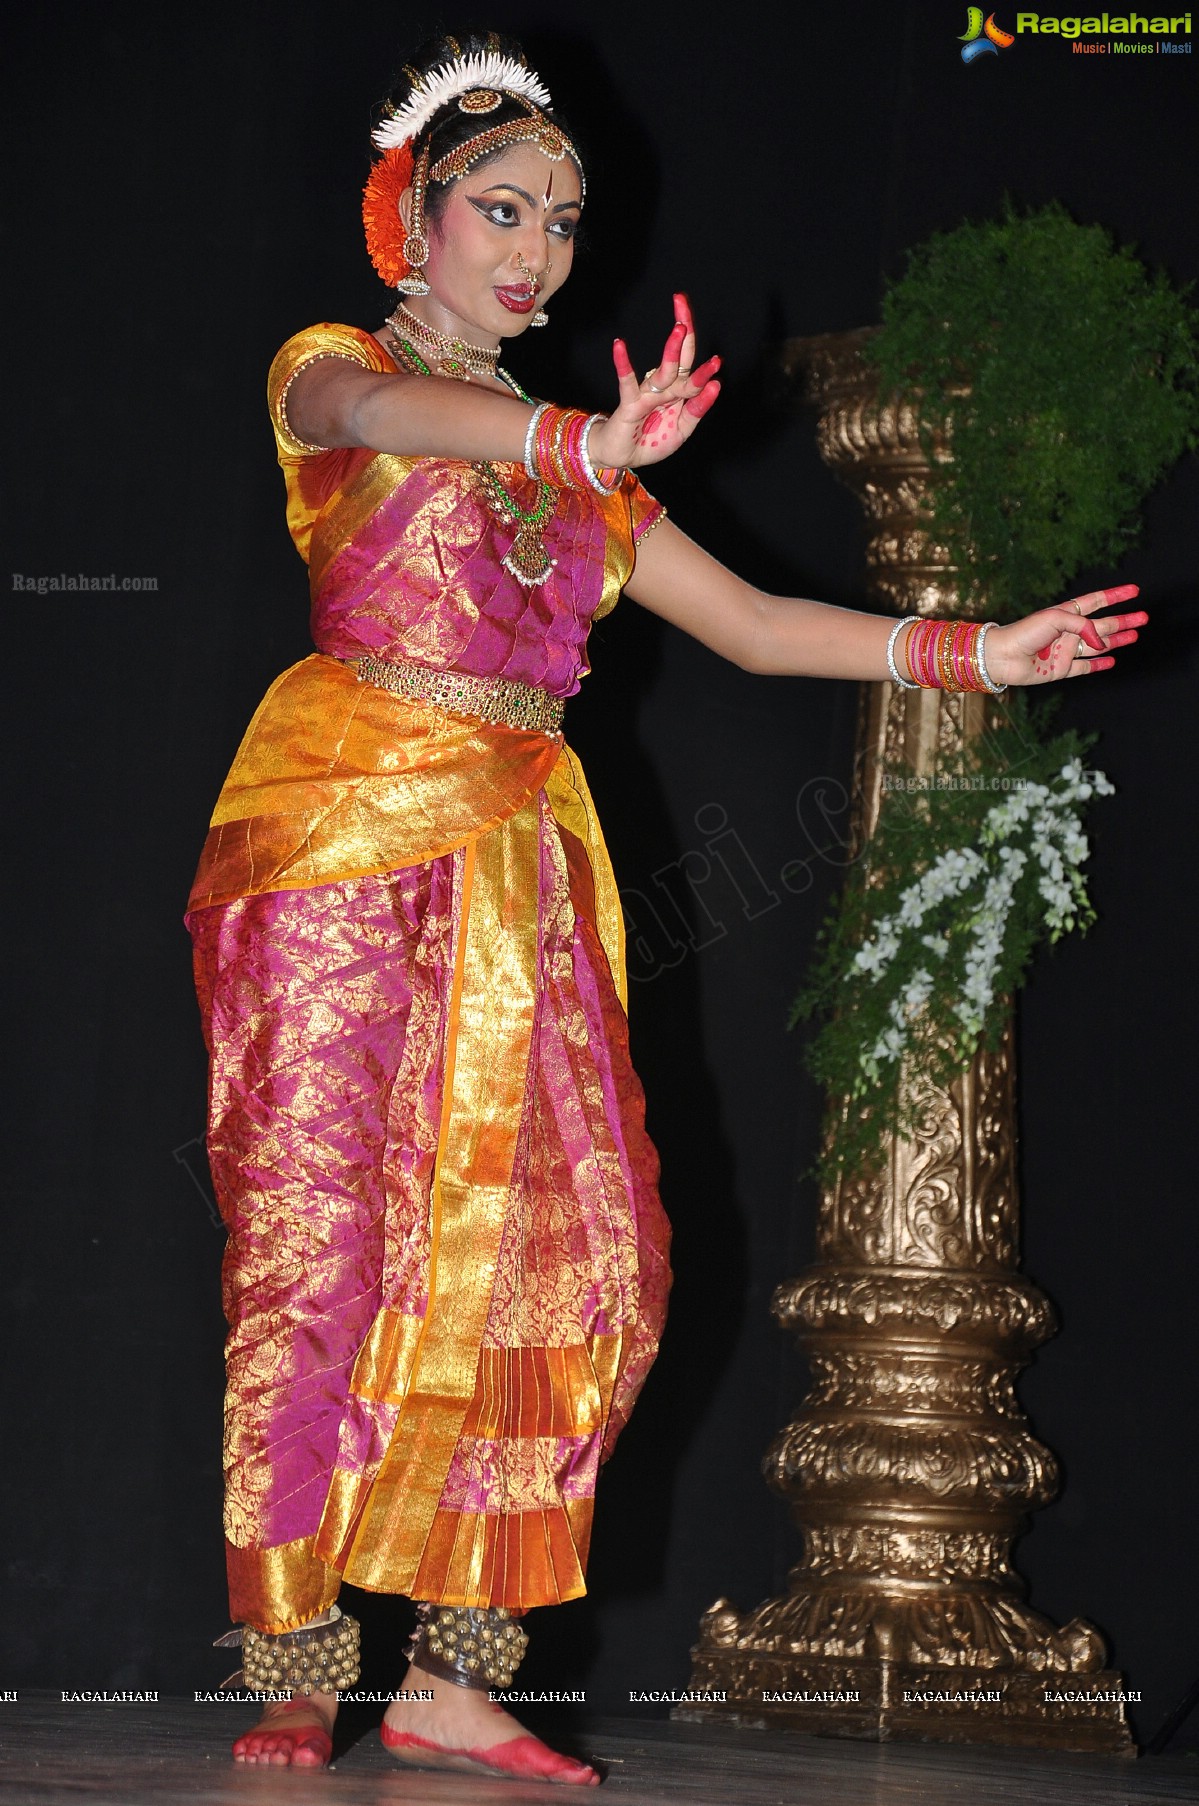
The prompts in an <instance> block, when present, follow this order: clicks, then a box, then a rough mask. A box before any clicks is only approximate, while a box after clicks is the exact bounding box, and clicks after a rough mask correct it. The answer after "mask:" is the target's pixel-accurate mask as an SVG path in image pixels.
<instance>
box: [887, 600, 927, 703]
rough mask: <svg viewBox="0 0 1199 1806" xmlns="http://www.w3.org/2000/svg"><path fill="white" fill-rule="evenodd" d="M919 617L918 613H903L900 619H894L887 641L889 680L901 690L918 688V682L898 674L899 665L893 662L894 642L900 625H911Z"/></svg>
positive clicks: (897, 636)
mask: <svg viewBox="0 0 1199 1806" xmlns="http://www.w3.org/2000/svg"><path fill="white" fill-rule="evenodd" d="M919 619H920V616H919V615H905V616H904V618H903V620H902V621H896V623H895V625H894V627H893V628H892V629H891V637H890V639H889V640H888V641H887V669H888V670H889V671H890V673H891V682H892V683H894V684H898V685H899V687H900V689H901V690H918V689H919V688H920V685H919V684H913V683H909V682H908V680H907V678H906V677H901V676H900V675H899V666H898V665H897V664H896V663H895V642H896V640H897V639H898V638H899V630H900V628H901V627H912V626H914V625H915V623H916V622H917V621H918V620H919Z"/></svg>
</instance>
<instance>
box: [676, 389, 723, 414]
mask: <svg viewBox="0 0 1199 1806" xmlns="http://www.w3.org/2000/svg"><path fill="white" fill-rule="evenodd" d="M719 394H720V384H719V383H718V382H710V383H705V384H704V386H703V389H702V390H701V392H700V393H699V394H698V395H693V396H692V397H691V400H690V401H685V402H684V403H683V411H684V412H685V413H687V414H691V415H693V416H694V417H695V419H696V420H702V419H703V417H704V415H705V414H706V413H707V411H708V409H709V408H710V407H711V406H712V404H713V402H714V401H715V400H716V398H717V396H718V395H719Z"/></svg>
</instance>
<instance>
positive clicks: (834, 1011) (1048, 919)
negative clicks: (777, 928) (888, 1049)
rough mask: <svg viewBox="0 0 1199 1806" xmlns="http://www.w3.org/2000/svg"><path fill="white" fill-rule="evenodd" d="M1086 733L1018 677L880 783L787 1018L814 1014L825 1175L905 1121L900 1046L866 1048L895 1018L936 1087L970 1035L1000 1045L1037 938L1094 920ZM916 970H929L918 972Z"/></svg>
mask: <svg viewBox="0 0 1199 1806" xmlns="http://www.w3.org/2000/svg"><path fill="white" fill-rule="evenodd" d="M1038 713H1043V711H1038ZM1090 744H1091V741H1090V740H1086V739H1082V738H1080V737H1079V736H1078V735H1077V734H1076V733H1074V732H1072V731H1071V732H1067V733H1063V734H1059V735H1057V736H1055V737H1054V738H1052V739H1047V738H1045V736H1044V731H1043V729H1042V730H1041V731H1039V732H1038V730H1037V728H1036V727H1034V724H1033V721H1032V719H1031V717H1030V712H1029V708H1028V703H1027V699H1026V698H1025V697H1024V696H1023V695H1022V694H1021V693H1020V692H1019V691H1016V692H1014V693H1011V694H1010V695H1009V698H1008V700H1007V702H1006V706H1005V708H1004V711H1003V717H1002V719H1001V721H1000V723H999V725H997V726H996V727H995V728H994V729H993V730H992V731H991V732H989V733H988V734H986V735H984V736H983V737H981V738H980V739H978V740H976V741H973V742H971V743H970V744H969V745H968V746H967V748H966V749H965V750H964V751H962V752H959V753H957V754H955V755H952V756H947V757H945V758H943V759H942V760H941V762H940V763H939V764H938V765H937V767H936V768H935V770H934V771H932V772H931V773H929V774H928V775H927V776H925V777H924V778H922V779H921V780H919V782H920V785H921V787H920V788H919V789H910V790H909V789H907V788H903V789H885V790H884V792H883V798H882V806H881V809H880V812H879V819H878V823H877V826H876V828H875V831H874V833H873V835H872V836H871V838H870V840H869V842H868V843H867V846H866V848H865V851H864V853H863V855H862V858H861V859H860V860H859V861H858V863H857V865H856V866H855V867H854V868H853V870H852V872H851V874H850V876H849V879H848V881H847V883H846V885H845V887H844V890H843V892H842V894H841V897H840V899H839V900H838V902H837V904H836V906H835V908H834V910H833V911H832V913H831V914H830V916H829V918H828V920H827V921H826V922H825V925H824V927H823V929H822V930H821V934H820V936H819V939H818V943H817V953H816V959H815V962H814V966H813V968H812V971H811V974H810V976H809V979H808V983H807V985H806V987H805V989H804V991H803V992H802V993H801V995H800V997H799V999H798V1001H797V1003H796V1005H795V1009H794V1012H793V1015H792V1022H793V1023H794V1022H795V1021H797V1020H799V1019H800V1018H812V1017H815V1018H816V1019H817V1020H818V1021H819V1023H820V1027H819V1030H818V1033H817V1034H816V1036H815V1038H814V1040H813V1042H812V1043H811V1045H810V1047H809V1049H808V1063H809V1065H810V1068H811V1070H812V1072H813V1074H814V1075H815V1077H816V1078H818V1079H820V1080H821V1081H822V1082H823V1083H824V1085H825V1086H826V1088H827V1090H828V1092H829V1095H830V1097H831V1099H832V1100H833V1101H834V1105H835V1108H834V1111H833V1113H832V1115H831V1117H830V1122H829V1125H828V1137H827V1140H826V1145H825V1148H824V1152H823V1154H822V1156H821V1161H820V1164H819V1167H818V1169H817V1172H818V1176H819V1177H820V1179H821V1180H822V1181H823V1182H824V1183H825V1184H830V1183H831V1182H832V1181H833V1180H834V1178H835V1177H836V1176H837V1174H838V1173H840V1172H842V1171H845V1170H848V1171H855V1170H858V1169H860V1168H861V1167H862V1166H864V1165H867V1166H868V1164H869V1161H870V1158H871V1156H872V1155H874V1154H876V1152H877V1149H878V1147H879V1146H880V1143H881V1140H882V1137H883V1135H884V1134H885V1133H886V1132H887V1131H890V1130H894V1131H899V1132H902V1133H908V1134H911V1133H913V1132H914V1131H915V1130H916V1127H917V1103H916V1100H915V1098H914V1096H913V1093H912V1090H911V1087H910V1085H908V1084H904V1085H902V1086H901V1082H900V1075H901V1062H900V1060H899V1059H898V1058H897V1057H892V1058H887V1057H885V1056H884V1057H882V1058H879V1057H878V1056H877V1049H878V1045H879V1043H880V1041H881V1040H883V1039H884V1038H885V1037H887V1036H888V1035H889V1034H890V1035H892V1036H894V1035H895V1025H896V1022H897V1020H899V1021H902V1023H903V1028H902V1037H903V1040H904V1053H903V1063H904V1066H905V1067H906V1070H907V1071H908V1073H909V1074H910V1073H918V1074H920V1075H921V1076H923V1077H925V1078H927V1079H929V1080H931V1081H932V1082H933V1083H935V1084H938V1085H947V1084H948V1083H949V1082H950V1081H951V1080H952V1079H953V1078H954V1077H955V1075H956V1074H958V1073H960V1072H961V1071H963V1070H964V1069H965V1067H966V1066H967V1065H968V1064H969V1061H970V1058H971V1056H972V1054H973V1053H974V1050H975V1048H976V1047H977V1046H978V1045H979V1043H980V1041H981V1042H982V1043H983V1044H984V1045H987V1046H992V1047H993V1046H994V1045H995V1044H996V1042H997V1040H998V1037H999V1035H1000V1033H1001V1032H1002V1029H1003V1025H1004V1022H1005V1020H1006V1015H1007V1009H1008V1006H1009V1003H1010V995H1011V993H1012V992H1013V991H1014V990H1015V988H1016V987H1017V986H1018V985H1019V984H1020V983H1021V982H1022V981H1023V979H1024V976H1025V974H1026V972H1027V969H1028V965H1029V961H1030V959H1031V958H1032V955H1033V952H1034V950H1035V948H1036V946H1037V944H1038V943H1039V942H1040V941H1042V940H1046V939H1048V940H1049V941H1051V942H1052V941H1056V940H1057V939H1058V938H1060V936H1061V935H1062V934H1064V933H1066V932H1067V931H1069V930H1070V929H1072V928H1075V927H1078V928H1081V929H1084V930H1085V929H1086V928H1087V927H1088V926H1089V925H1090V923H1091V922H1092V921H1093V920H1094V911H1093V910H1092V909H1091V906H1090V903H1089V901H1088V898H1087V894H1086V888H1085V885H1084V883H1083V880H1082V877H1081V872H1080V869H1079V868H1080V866H1081V864H1082V863H1083V861H1084V860H1085V858H1086V855H1087V843H1086V841H1085V838H1084V837H1083V836H1082V833H1081V813H1082V810H1083V808H1084V807H1085V804H1086V802H1087V800H1089V797H1090V796H1092V795H1095V794H1104V793H1106V792H1107V791H1109V790H1110V786H1109V785H1108V784H1107V782H1106V779H1104V778H1103V776H1102V774H1101V773H1096V772H1088V771H1085V770H1083V769H1082V761H1083V755H1084V754H1085V752H1086V751H1087V749H1088V747H1089V745H1090ZM901 781H902V782H903V783H905V784H906V782H907V777H906V774H905V776H904V778H903V779H902V780H901ZM913 782H915V780H913ZM1038 786H1040V787H1043V788H1042V789H1038ZM1017 797H1020V798H1023V799H1035V801H1034V802H1033V803H1032V805H1031V806H1030V807H1028V809H1027V813H1026V814H1025V815H1024V816H1023V817H1021V810H1020V808H1019V807H1015V808H1013V806H1012V801H1011V799H1015V798H1017ZM1054 847H1056V848H1057V851H1058V854H1059V856H1060V859H1061V863H1060V864H1058V863H1056V862H1055V860H1054V855H1053V851H1052V849H1053V848H1054ZM980 854H981V859H980V860H979V863H978V867H977V869H976V870H975V871H974V873H973V875H972V876H970V875H967V877H966V878H965V879H964V880H963V882H962V885H961V888H960V889H958V890H956V891H954V892H951V893H948V894H945V895H943V896H941V897H940V898H939V899H938V900H937V901H936V902H934V903H932V904H931V905H929V906H928V907H926V908H924V909H923V912H922V913H920V914H919V915H918V916H916V917H911V919H910V925H909V926H907V927H904V928H902V929H901V930H900V931H899V932H896V933H893V934H892V940H891V944H892V945H893V947H894V952H893V954H892V955H891V956H890V957H889V958H888V959H887V961H886V964H885V966H884V967H883V968H882V969H879V967H878V965H877V963H876V965H875V967H874V969H871V967H870V966H869V965H866V966H863V964H862V958H863V949H874V950H875V952H876V953H877V950H878V948H879V945H880V941H884V940H885V939H886V924H887V923H888V922H897V921H902V920H903V918H904V916H905V914H908V915H909V916H910V912H911V909H912V903H911V901H910V899H912V898H913V896H914V893H917V892H918V891H919V889H920V881H921V880H922V879H923V878H924V877H925V875H926V874H929V873H931V872H933V870H934V868H935V867H938V862H940V868H943V867H944V865H945V864H946V862H947V861H948V862H952V861H954V860H959V861H961V860H963V859H964V860H966V861H970V860H973V859H975V858H976V857H977V856H978V855H980ZM1013 854H1015V858H1016V864H1015V866H1014V867H1013V865H1012V863H1011V862H1012V860H1013ZM1021 858H1022V863H1021ZM1005 861H1006V862H1008V863H1007V864H1006V865H1005ZM1055 869H1056V873H1057V876H1056V878H1055V877H1054V876H1053V875H1052V874H1053V871H1054V870H1055ZM1013 870H1015V872H1016V875H1015V877H1014V882H1013V883H1012V884H1011V886H1010V890H1009V891H1008V892H1007V894H1006V895H1005V896H1004V897H1003V898H1002V899H1001V900H998V901H997V900H996V898H995V896H994V894H993V891H994V884H995V883H996V882H998V881H999V880H1000V879H1001V875H1002V874H1003V873H1004V872H1005V871H1007V872H1009V873H1010V872H1012V871H1013ZM989 886H990V887H991V890H990V891H989V889H988V887H989ZM905 897H906V898H908V899H909V902H908V903H907V905H906V910H905ZM1055 898H1056V901H1055ZM880 928H881V929H882V930H883V932H882V934H881V935H880ZM988 945H989V946H990V948H991V957H990V960H989V961H987V962H985V963H986V965H987V974H986V982H985V983H984V984H983V985H982V987H981V988H982V991H983V1001H982V1003H981V1004H980V1005H979V1007H977V1008H976V1009H974V1011H973V1020H970V1015H971V1011H970V1009H967V1010H966V1011H965V1018H966V1019H964V1012H963V1000H964V999H967V998H969V996H970V994H971V991H972V989H973V991H974V992H975V994H976V996H977V993H978V991H979V983H978V970H979V958H980V952H981V950H983V949H985V948H986V947H987V946H988ZM972 974H973V975H974V976H973V977H972ZM921 979H927V980H928V981H929V983H928V984H927V985H926V986H921V985H920V982H919V981H920V980H921ZM914 980H915V981H917V987H918V988H919V989H922V990H923V992H924V996H923V1000H922V1002H921V1005H920V1007H919V1008H918V1009H915V1010H912V1011H911V1012H910V1013H909V1012H905V1011H903V1010H902V1009H901V1007H900V1006H901V1003H902V999H903V997H904V994H905V992H907V991H908V989H909V987H910V986H911V985H912V983H913V981H914ZM988 992H989V997H988V996H987V993H988ZM897 1012H898V1014H897ZM872 1053H873V1055H874V1057H872Z"/></svg>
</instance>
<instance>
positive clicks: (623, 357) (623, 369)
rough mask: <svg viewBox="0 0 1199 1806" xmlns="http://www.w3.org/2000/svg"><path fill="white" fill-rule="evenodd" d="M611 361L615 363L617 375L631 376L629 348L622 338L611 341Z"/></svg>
mask: <svg viewBox="0 0 1199 1806" xmlns="http://www.w3.org/2000/svg"><path fill="white" fill-rule="evenodd" d="M612 362H613V363H614V364H615V365H616V374H617V376H632V375H633V374H634V372H633V360H632V358H631V357H630V356H629V348H628V346H627V345H626V344H625V342H624V340H623V339H613V341H612Z"/></svg>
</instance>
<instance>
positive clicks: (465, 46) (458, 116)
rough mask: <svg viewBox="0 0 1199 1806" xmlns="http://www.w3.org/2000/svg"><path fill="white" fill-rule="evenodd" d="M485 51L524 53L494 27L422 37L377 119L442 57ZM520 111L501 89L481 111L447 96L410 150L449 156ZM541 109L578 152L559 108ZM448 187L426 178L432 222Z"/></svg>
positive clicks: (497, 153)
mask: <svg viewBox="0 0 1199 1806" xmlns="http://www.w3.org/2000/svg"><path fill="white" fill-rule="evenodd" d="M489 52H493V53H495V54H496V55H499V56H507V57H511V58H512V59H513V60H514V61H515V62H518V63H524V62H525V53H524V51H523V50H522V49H521V47H520V45H519V43H518V42H517V40H516V39H515V38H510V37H505V36H504V34H503V33H502V32H498V31H464V32H460V33H457V34H455V35H453V36H451V35H450V34H448V33H447V34H445V35H444V36H442V37H436V38H427V39H426V40H425V42H424V43H423V44H422V45H421V46H420V48H419V49H418V50H416V51H415V52H414V53H413V54H412V56H410V57H409V58H408V61H407V62H406V63H405V64H404V67H403V69H402V70H401V71H400V73H399V75H398V76H397V77H396V78H395V80H394V82H393V83H392V85H391V88H390V90H389V92H388V95H387V98H386V100H385V101H384V102H383V105H382V108H381V109H380V115H379V117H380V121H386V120H387V119H388V117H389V116H390V114H391V112H392V110H393V109H394V108H396V107H401V106H403V104H404V102H405V101H406V100H408V99H410V98H411V96H412V93H413V90H414V89H415V87H416V85H417V82H418V80H420V79H421V78H423V77H424V76H426V75H428V74H429V73H430V72H431V71H432V70H434V69H439V68H441V67H442V65H443V64H445V63H452V62H456V61H457V60H458V58H459V57H467V56H476V55H477V56H486V55H487V54H488V53H489ZM525 111H526V109H525V106H524V105H523V103H522V102H521V101H519V100H516V99H514V98H513V97H512V96H511V95H508V94H505V95H503V97H502V98H501V100H500V104H499V106H498V107H496V108H495V109H494V111H493V112H490V113H488V114H486V115H481V114H478V113H464V112H463V111H462V109H461V108H460V107H459V106H458V104H457V102H456V101H448V102H447V103H446V105H445V106H444V107H440V108H439V109H438V111H437V112H436V113H435V114H434V115H433V118H432V119H431V120H430V121H429V124H428V125H427V126H426V127H425V128H424V130H423V131H421V132H418V133H417V136H416V138H415V140H414V141H413V150H414V151H420V150H421V149H422V148H423V146H425V145H426V144H427V145H428V146H429V160H430V162H432V163H436V162H437V161H438V159H439V158H441V157H445V156H448V155H449V153H450V152H451V151H455V150H457V149H458V146H459V145H460V144H466V143H468V142H469V140H470V139H472V138H477V137H478V136H479V133H480V132H482V131H486V130H489V129H490V128H491V127H492V126H494V125H507V124H508V122H509V120H512V119H521V118H523V117H524V116H525ZM540 111H541V112H542V113H543V115H544V117H545V118H546V119H549V120H552V121H553V123H554V124H555V125H556V126H557V127H558V129H559V131H560V132H562V133H563V134H564V135H565V136H566V137H567V138H569V139H570V142H571V144H572V145H573V146H574V148H575V150H576V152H578V151H579V143H578V139H577V138H576V136H575V134H574V132H573V131H572V130H571V129H570V127H569V126H568V125H567V123H566V121H565V119H563V117H562V114H561V113H560V112H559V111H558V109H557V108H556V107H543V108H541V109H540ZM504 148H505V147H503V146H501V147H500V149H498V150H494V151H490V152H488V153H487V155H486V156H483V157H480V158H479V160H478V162H477V163H476V164H475V168H476V169H481V168H483V167H485V165H486V164H488V163H490V162H491V161H492V159H493V158H495V157H501V156H503V154H504ZM449 190H450V184H449V183H448V182H447V183H441V182H431V183H430V184H429V187H428V189H427V190H426V193H425V218H426V219H427V220H429V221H431V223H432V224H434V225H439V224H440V221H441V216H442V214H443V213H444V212H445V205H446V201H447V200H448V199H449Z"/></svg>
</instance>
